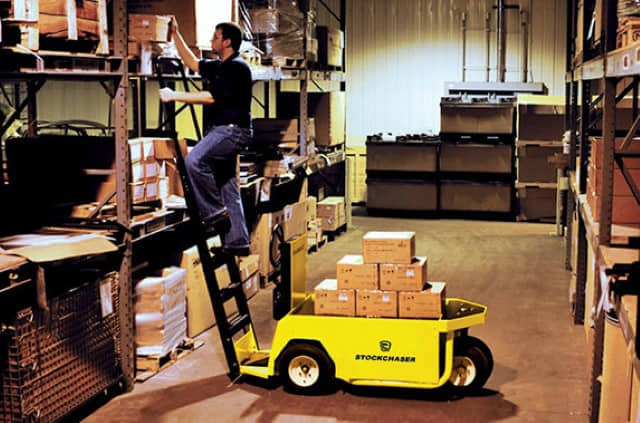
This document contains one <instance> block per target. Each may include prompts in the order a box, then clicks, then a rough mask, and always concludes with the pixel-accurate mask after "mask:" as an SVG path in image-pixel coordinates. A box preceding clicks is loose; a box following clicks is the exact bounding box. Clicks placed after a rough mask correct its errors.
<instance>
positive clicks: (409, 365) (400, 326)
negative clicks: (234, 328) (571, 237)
mask: <svg viewBox="0 0 640 423" xmlns="http://www.w3.org/2000/svg"><path fill="white" fill-rule="evenodd" d="M313 301H314V297H313V295H309V296H307V297H306V299H305V300H304V302H303V303H302V304H300V305H299V306H298V307H296V308H295V309H293V310H292V311H291V312H289V314H287V315H286V316H285V317H284V318H283V319H281V320H280V321H279V322H278V327H277V329H276V334H275V337H274V339H273V345H272V350H271V354H270V356H269V359H268V367H267V368H266V371H262V370H260V371H257V370H256V369H254V368H250V367H255V366H242V367H241V372H242V373H245V374H252V375H254V376H259V377H269V376H274V375H276V374H277V368H276V362H277V359H278V357H279V355H280V354H281V353H282V351H283V350H284V348H285V347H286V346H287V345H288V344H289V342H290V341H292V340H304V341H314V342H317V343H319V344H321V345H322V347H323V348H324V349H325V350H326V352H327V353H328V355H329V357H330V358H331V360H332V361H333V363H334V365H335V377H336V378H338V379H342V380H344V381H346V382H348V383H352V384H354V385H369V386H397V387H411V388H434V387H437V386H441V385H443V384H444V383H445V382H446V381H447V380H448V378H449V375H450V373H451V363H452V356H453V342H454V332H455V331H456V330H460V329H464V328H468V327H470V326H474V325H478V324H482V323H484V320H485V317H486V308H485V307H484V306H481V305H479V304H474V303H471V302H469V301H464V300H458V299H448V300H447V313H446V316H448V318H441V319H434V320H426V319H380V318H363V317H334V316H316V315H314V314H313V306H314V304H313ZM252 339H255V337H254V336H253V333H251V332H250V333H248V334H246V335H245V336H244V337H243V338H241V339H240V340H239V341H238V342H236V351H237V354H238V358H239V359H240V362H241V363H242V362H243V360H244V361H248V360H250V357H251V356H252V354H257V353H266V351H258V349H257V346H256V345H257V344H256V343H255V342H254V341H252ZM256 373H258V374H256Z"/></svg>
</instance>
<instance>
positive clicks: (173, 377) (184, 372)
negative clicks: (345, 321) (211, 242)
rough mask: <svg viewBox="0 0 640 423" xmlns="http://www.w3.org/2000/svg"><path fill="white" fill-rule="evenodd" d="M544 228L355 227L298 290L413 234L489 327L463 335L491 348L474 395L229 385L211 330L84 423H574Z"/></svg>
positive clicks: (258, 320)
mask: <svg viewBox="0 0 640 423" xmlns="http://www.w3.org/2000/svg"><path fill="white" fill-rule="evenodd" d="M553 229H554V228H553V226H551V225H538V224H527V223H513V222H481V221H463V220H409V219H407V220H404V219H388V218H371V217H354V219H353V226H352V228H351V229H350V231H349V232H348V233H346V234H343V235H342V236H340V237H338V238H337V239H336V241H335V242H333V243H330V244H329V245H328V246H327V247H324V248H323V249H321V250H320V252H318V253H314V254H312V255H310V256H309V262H308V276H309V277H308V286H307V288H308V289H309V290H310V289H312V287H313V286H314V285H315V284H317V283H318V282H320V281H321V280H322V279H324V278H333V277H335V263H336V261H338V260H339V259H340V258H341V257H342V256H343V255H345V254H348V253H351V254H353V253H359V252H360V250H361V248H362V247H361V241H360V238H361V237H362V235H363V234H364V233H365V232H367V231H369V230H390V231H391V230H402V231H407V230H412V231H416V232H417V237H416V248H417V253H418V254H419V255H427V256H428V258H429V262H428V274H429V279H430V280H432V281H436V280H437V281H445V282H448V288H447V291H448V296H459V297H463V298H467V299H469V300H472V301H477V302H480V303H483V304H486V305H487V306H488V307H489V312H488V318H487V323H486V325H484V326H480V327H475V328H472V329H471V334H472V335H475V336H477V337H479V338H481V339H483V340H484V341H485V342H486V343H487V344H488V345H489V347H490V348H491V350H492V352H493V355H494V360H495V367H494V371H493V374H492V376H491V378H490V379H489V381H488V383H487V385H486V388H487V389H486V390H485V391H484V392H483V393H481V394H480V395H478V396H474V397H467V398H462V399H454V400H451V399H448V398H446V397H445V396H443V395H442V394H441V393H438V392H435V391H416V390H397V389H362V388H354V387H340V388H339V389H337V390H336V392H334V393H332V394H329V395H325V396H317V397H301V396H296V395H292V394H289V393H287V392H285V391H284V390H283V388H282V387H281V386H279V385H277V384H273V385H269V384H265V383H263V382H260V381H253V380H251V381H248V380H244V381H242V383H238V384H235V385H231V384H230V383H229V380H228V379H227V377H226V376H225V372H226V368H225V364H224V360H223V355H222V349H221V346H220V343H219V340H218V335H217V330H216V329H215V328H214V329H212V330H210V331H208V332H206V333H205V334H203V335H201V339H204V340H205V342H206V343H205V346H204V347H202V348H200V349H199V350H197V351H195V352H193V353H192V354H190V355H189V356H187V357H185V358H184V359H182V360H180V361H178V362H177V363H176V364H175V365H173V366H171V367H169V368H167V369H166V370H165V371H163V372H162V373H160V374H158V375H156V376H154V377H153V378H151V379H149V380H148V381H146V382H145V383H143V384H138V385H136V387H135V389H134V391H133V392H131V393H129V394H127V395H122V396H119V397H116V398H114V399H113V400H111V401H110V402H109V403H108V404H106V405H104V406H103V407H101V408H100V409H99V410H97V411H96V412H95V413H93V414H92V415H91V416H90V417H89V418H87V419H86V421H87V422H102V421H118V422H121V423H125V422H142V421H154V422H181V421H185V422H186V421H189V422H192V421H194V422H195V421H216V422H232V421H256V422H265V423H266V422H287V421H304V422H334V421H341V422H343V421H349V422H355V421H380V420H387V419H388V418H390V417H391V416H393V419H394V420H396V421H405V422H418V421H421V422H424V421H434V422H439V423H444V422H463V421H464V422H493V421H500V422H566V423H570V422H584V421H586V420H587V415H588V414H587V396H588V390H589V386H588V383H587V379H586V375H587V371H586V363H587V361H586V351H587V348H586V342H585V334H584V329H583V328H582V327H581V326H574V325H573V324H572V320H571V316H570V313H569V305H568V280H569V274H568V272H567V271H565V270H564V258H563V257H564V254H563V251H564V250H563V241H562V239H561V238H558V237H555V236H551V235H550V233H551V232H552V231H553ZM250 306H251V310H252V313H253V318H254V322H255V324H256V328H257V331H258V337H259V339H260V341H261V343H262V344H261V346H268V345H269V344H268V341H269V339H270V335H271V334H272V333H273V330H274V329H275V322H273V321H272V320H271V291H270V290H262V291H261V292H260V293H259V294H258V295H257V296H256V297H254V298H253V299H252V300H251V301H250Z"/></svg>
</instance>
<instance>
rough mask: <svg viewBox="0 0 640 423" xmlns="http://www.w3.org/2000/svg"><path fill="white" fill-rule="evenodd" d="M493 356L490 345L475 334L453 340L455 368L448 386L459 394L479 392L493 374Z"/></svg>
mask: <svg viewBox="0 0 640 423" xmlns="http://www.w3.org/2000/svg"><path fill="white" fill-rule="evenodd" d="M492 371H493V356H492V355H491V350H489V347H487V345H486V344H485V343H484V342H482V341H481V340H479V339H478V338H474V337H473V336H460V337H458V338H456V339H454V340H453V368H452V369H451V376H450V377H449V382H448V386H449V388H451V389H452V390H453V391H454V392H456V393H459V394H463V395H464V394H469V393H472V392H478V391H479V390H480V389H481V388H482V387H483V386H484V384H485V383H486V382H487V380H488V379H489V376H491V372H492Z"/></svg>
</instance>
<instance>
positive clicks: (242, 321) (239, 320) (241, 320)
mask: <svg viewBox="0 0 640 423" xmlns="http://www.w3.org/2000/svg"><path fill="white" fill-rule="evenodd" d="M250 324H251V316H249V315H248V314H241V315H240V316H237V317H236V318H235V319H233V320H232V321H231V322H229V331H230V332H231V336H233V335H235V334H236V333H238V332H240V331H241V330H242V329H244V328H245V327H247V326H249V325H250Z"/></svg>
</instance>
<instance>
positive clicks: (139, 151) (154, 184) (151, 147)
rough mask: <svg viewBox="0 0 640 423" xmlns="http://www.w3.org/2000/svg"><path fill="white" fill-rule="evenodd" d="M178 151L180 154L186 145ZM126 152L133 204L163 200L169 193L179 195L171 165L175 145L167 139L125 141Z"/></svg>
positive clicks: (174, 165)
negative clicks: (127, 153) (129, 165)
mask: <svg viewBox="0 0 640 423" xmlns="http://www.w3.org/2000/svg"><path fill="white" fill-rule="evenodd" d="M181 143H184V141H181ZM181 148H182V149H183V154H184V153H185V152H186V144H184V145H183V146H182V147H181ZM129 151H130V154H131V197H132V201H133V203H141V202H145V201H155V200H160V199H167V198H168V197H169V196H170V195H172V194H175V195H179V196H182V195H183V194H182V183H181V182H180V176H179V174H178V168H177V166H176V163H175V159H176V151H175V144H174V141H173V140H172V139H171V138H134V139H131V140H129Z"/></svg>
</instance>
